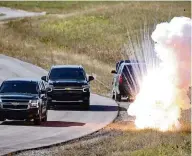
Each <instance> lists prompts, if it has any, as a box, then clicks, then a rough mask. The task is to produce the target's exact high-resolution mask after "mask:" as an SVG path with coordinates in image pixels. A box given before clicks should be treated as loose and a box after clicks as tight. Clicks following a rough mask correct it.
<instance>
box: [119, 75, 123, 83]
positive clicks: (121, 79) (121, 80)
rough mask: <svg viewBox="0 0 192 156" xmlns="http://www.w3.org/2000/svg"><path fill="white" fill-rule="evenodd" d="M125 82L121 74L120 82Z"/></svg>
mask: <svg viewBox="0 0 192 156" xmlns="http://www.w3.org/2000/svg"><path fill="white" fill-rule="evenodd" d="M122 82H123V77H122V75H120V76H119V83H122Z"/></svg>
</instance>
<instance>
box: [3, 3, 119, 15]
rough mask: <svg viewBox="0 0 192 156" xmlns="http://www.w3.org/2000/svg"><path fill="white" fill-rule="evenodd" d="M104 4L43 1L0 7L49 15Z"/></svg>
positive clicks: (4, 4) (7, 4)
mask: <svg viewBox="0 0 192 156" xmlns="http://www.w3.org/2000/svg"><path fill="white" fill-rule="evenodd" d="M115 3H116V2H110V4H115ZM104 4H106V2H94V1H93V2H91V1H90V2H78V1H63V2H62V1H60V2H59V1H58V2H56V3H55V2H51V1H48V2H43V1H25V2H20V1H9V2H5V1H1V2H0V6H3V7H10V8H16V9H23V10H27V11H35V12H40V11H46V12H47V13H48V14H49V13H52V14H53V13H54V14H56V13H60V14H61V13H69V12H74V11H80V10H86V9H88V8H89V9H90V8H95V7H99V6H101V5H104Z"/></svg>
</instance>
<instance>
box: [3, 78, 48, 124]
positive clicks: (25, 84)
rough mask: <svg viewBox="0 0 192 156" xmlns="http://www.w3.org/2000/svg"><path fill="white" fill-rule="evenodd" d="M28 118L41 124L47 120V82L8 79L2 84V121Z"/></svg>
mask: <svg viewBox="0 0 192 156" xmlns="http://www.w3.org/2000/svg"><path fill="white" fill-rule="evenodd" d="M6 119H9V120H27V121H31V120H33V121H34V124H36V125H40V124H41V122H45V121H47V96H46V90H45V84H44V82H43V81H42V80H36V79H24V78H16V79H8V80H5V81H4V82H3V83H2V84H1V86H0V121H4V120H6Z"/></svg>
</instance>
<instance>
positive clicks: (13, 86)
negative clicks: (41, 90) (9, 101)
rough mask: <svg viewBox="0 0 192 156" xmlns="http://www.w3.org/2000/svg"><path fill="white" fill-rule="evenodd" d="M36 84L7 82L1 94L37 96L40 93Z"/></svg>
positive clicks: (3, 85) (0, 89) (0, 91)
mask: <svg viewBox="0 0 192 156" xmlns="http://www.w3.org/2000/svg"><path fill="white" fill-rule="evenodd" d="M37 90H38V88H37V83H36V82H27V81H7V82H4V83H3V84H2V86H1V88H0V93H27V94H37V93H38V91H37Z"/></svg>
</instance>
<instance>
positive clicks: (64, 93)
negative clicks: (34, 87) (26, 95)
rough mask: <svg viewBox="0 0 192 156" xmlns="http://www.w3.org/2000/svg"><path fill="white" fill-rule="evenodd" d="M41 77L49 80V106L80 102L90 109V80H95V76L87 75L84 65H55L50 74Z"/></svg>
mask: <svg viewBox="0 0 192 156" xmlns="http://www.w3.org/2000/svg"><path fill="white" fill-rule="evenodd" d="M41 79H42V80H44V81H46V82H48V87H47V96H48V106H49V108H50V107H54V106H58V105H60V106H63V105H64V104H66V103H70V105H72V104H78V105H79V104H80V106H82V107H83V108H84V109H89V105H90V85H89V82H90V81H92V80H94V77H93V76H88V77H87V75H86V73H85V70H84V69H83V67H82V66H78V65H57V66H53V67H52V68H51V70H50V72H49V74H48V76H43V77H42V78H41Z"/></svg>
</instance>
